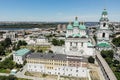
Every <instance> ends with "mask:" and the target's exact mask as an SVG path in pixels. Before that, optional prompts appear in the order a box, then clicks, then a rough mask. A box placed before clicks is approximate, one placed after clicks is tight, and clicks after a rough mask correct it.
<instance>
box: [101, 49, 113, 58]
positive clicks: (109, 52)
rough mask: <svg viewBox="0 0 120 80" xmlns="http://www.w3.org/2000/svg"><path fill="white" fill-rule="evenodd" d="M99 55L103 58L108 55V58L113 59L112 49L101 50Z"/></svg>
mask: <svg viewBox="0 0 120 80" xmlns="http://www.w3.org/2000/svg"><path fill="white" fill-rule="evenodd" d="M101 55H102V57H103V58H107V57H109V58H111V59H113V50H107V51H104V50H102V51H101Z"/></svg>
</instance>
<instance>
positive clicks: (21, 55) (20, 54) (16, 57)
mask: <svg viewBox="0 0 120 80" xmlns="http://www.w3.org/2000/svg"><path fill="white" fill-rule="evenodd" d="M30 53H31V51H30V50H28V49H26V48H24V49H20V50H18V51H16V52H14V53H13V61H14V62H16V63H17V64H23V63H24V61H25V59H26V56H27V55H28V54H30Z"/></svg>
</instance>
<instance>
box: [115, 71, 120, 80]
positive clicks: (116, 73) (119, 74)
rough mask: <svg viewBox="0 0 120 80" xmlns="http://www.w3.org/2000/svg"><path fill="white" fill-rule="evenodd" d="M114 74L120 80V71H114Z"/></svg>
mask: <svg viewBox="0 0 120 80" xmlns="http://www.w3.org/2000/svg"><path fill="white" fill-rule="evenodd" d="M114 74H115V76H116V77H117V79H118V80H120V72H114Z"/></svg>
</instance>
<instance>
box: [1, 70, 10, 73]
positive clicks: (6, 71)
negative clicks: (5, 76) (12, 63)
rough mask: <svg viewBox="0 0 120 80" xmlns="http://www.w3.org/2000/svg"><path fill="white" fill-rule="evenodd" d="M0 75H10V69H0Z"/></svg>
mask: <svg viewBox="0 0 120 80" xmlns="http://www.w3.org/2000/svg"><path fill="white" fill-rule="evenodd" d="M0 73H10V70H9V69H0Z"/></svg>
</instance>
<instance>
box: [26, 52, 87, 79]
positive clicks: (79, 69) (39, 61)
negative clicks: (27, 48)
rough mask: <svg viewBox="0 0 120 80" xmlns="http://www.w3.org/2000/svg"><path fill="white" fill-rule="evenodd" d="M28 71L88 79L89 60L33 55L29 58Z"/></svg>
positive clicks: (62, 56)
mask: <svg viewBox="0 0 120 80" xmlns="http://www.w3.org/2000/svg"><path fill="white" fill-rule="evenodd" d="M26 60H27V70H28V71H30V72H31V71H32V72H41V73H44V74H50V75H61V76H71V77H83V78H85V77H88V75H89V70H88V69H87V58H86V59H85V58H84V59H83V58H81V57H76V58H75V57H74V59H72V56H67V55H65V54H52V53H47V54H43V53H33V54H30V55H28V57H27V59H26Z"/></svg>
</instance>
